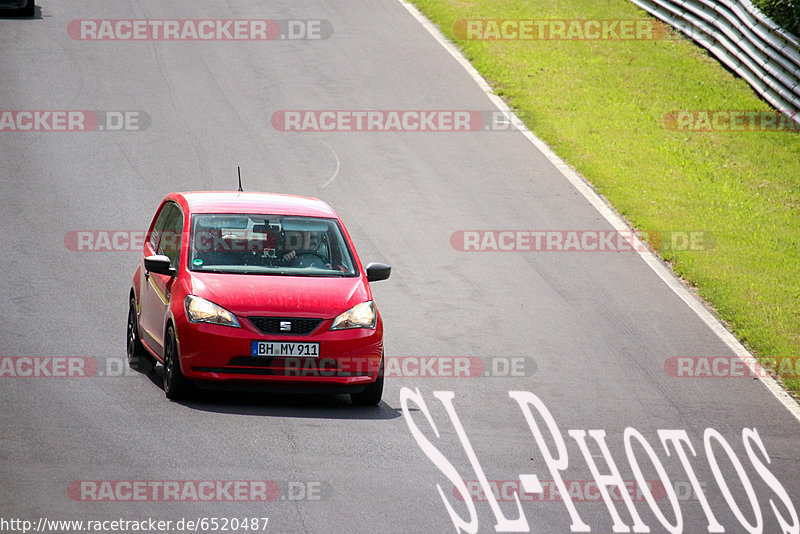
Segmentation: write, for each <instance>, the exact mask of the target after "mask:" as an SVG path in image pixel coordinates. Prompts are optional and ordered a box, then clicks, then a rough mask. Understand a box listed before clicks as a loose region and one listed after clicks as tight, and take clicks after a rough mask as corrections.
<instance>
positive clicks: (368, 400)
mask: <svg viewBox="0 0 800 534" xmlns="http://www.w3.org/2000/svg"><path fill="white" fill-rule="evenodd" d="M382 397H383V358H381V368H380V369H379V370H378V379H377V380H375V382H373V383H371V384H370V385H368V386H367V387H366V388H365V389H364V391H362V392H361V393H351V394H350V401H351V402H352V403H353V404H355V405H356V406H376V405H377V404H378V403H380V402H381V398H382Z"/></svg>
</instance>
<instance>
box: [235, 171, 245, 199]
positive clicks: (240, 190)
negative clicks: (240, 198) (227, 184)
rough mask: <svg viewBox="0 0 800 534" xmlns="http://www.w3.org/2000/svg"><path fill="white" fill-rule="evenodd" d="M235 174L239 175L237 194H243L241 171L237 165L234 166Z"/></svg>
mask: <svg viewBox="0 0 800 534" xmlns="http://www.w3.org/2000/svg"><path fill="white" fill-rule="evenodd" d="M236 172H237V173H239V192H240V193H242V192H244V189H242V169H241V167H239V166H238V165H237V166H236Z"/></svg>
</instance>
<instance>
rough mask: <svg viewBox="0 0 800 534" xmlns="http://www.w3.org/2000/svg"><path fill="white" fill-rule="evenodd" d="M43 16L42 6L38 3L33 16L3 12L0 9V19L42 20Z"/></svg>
mask: <svg viewBox="0 0 800 534" xmlns="http://www.w3.org/2000/svg"><path fill="white" fill-rule="evenodd" d="M43 18H44V17H43V16H42V8H41V7H39V6H38V5H37V6H36V8H35V11H34V13H33V16H32V17H26V16H23V15H17V14H16V13H3V12H2V11H0V20H37V19H38V20H42V19H43Z"/></svg>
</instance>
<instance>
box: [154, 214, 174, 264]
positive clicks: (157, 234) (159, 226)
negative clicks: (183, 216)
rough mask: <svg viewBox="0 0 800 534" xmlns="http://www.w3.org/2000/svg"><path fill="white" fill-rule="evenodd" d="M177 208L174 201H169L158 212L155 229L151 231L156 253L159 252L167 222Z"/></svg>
mask: <svg viewBox="0 0 800 534" xmlns="http://www.w3.org/2000/svg"><path fill="white" fill-rule="evenodd" d="M174 210H175V205H174V204H173V203H172V202H167V203H166V204H164V206H163V207H162V208H161V211H160V212H158V217H156V223H155V224H154V225H153V231H152V232H151V233H150V246H151V247H153V250H154V251H155V252H156V254H159V252H158V247H159V246H160V243H161V234H162V233H163V232H164V225H166V223H167V218H168V217H169V215H170V214H171V213H172V212H173V211H174Z"/></svg>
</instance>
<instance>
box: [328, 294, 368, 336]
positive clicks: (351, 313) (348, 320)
mask: <svg viewBox="0 0 800 534" xmlns="http://www.w3.org/2000/svg"><path fill="white" fill-rule="evenodd" d="M376 320H377V315H376V314H375V304H373V303H372V301H371V300H368V301H367V302H362V303H361V304H356V305H355V306H353V307H352V308H350V309H349V310H347V311H346V312H344V313H343V314H341V315H340V316H339V317H337V318H336V319H334V320H333V324H332V325H331V330H344V329H347V328H375V322H376Z"/></svg>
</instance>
